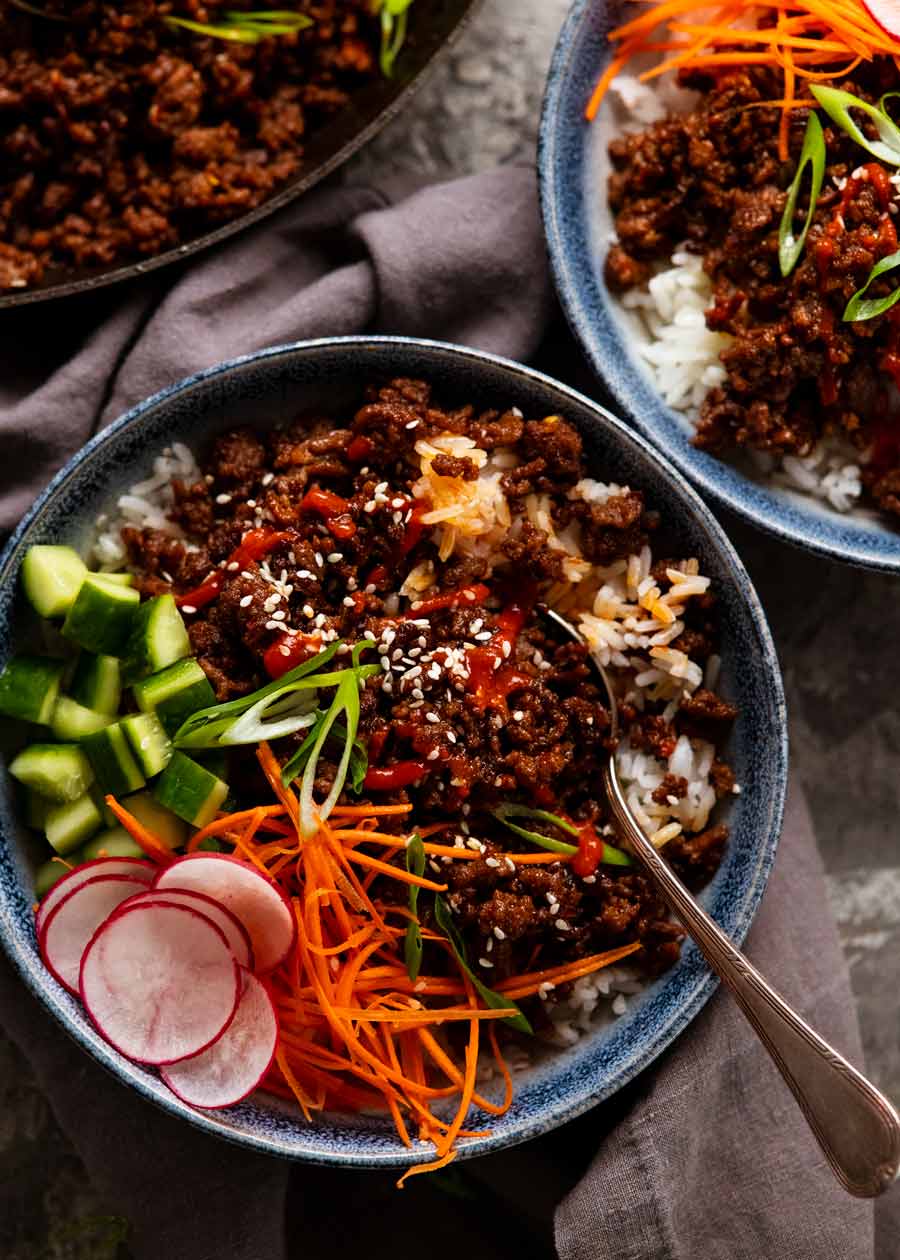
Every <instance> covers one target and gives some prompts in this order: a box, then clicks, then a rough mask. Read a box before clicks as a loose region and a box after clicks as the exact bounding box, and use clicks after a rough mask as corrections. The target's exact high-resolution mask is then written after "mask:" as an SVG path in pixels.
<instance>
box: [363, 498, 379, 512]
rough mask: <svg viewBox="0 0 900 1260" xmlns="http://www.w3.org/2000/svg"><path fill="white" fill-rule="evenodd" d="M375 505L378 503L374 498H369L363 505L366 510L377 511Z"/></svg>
mask: <svg viewBox="0 0 900 1260" xmlns="http://www.w3.org/2000/svg"><path fill="white" fill-rule="evenodd" d="M375 506H376V504H375V500H374V499H369V500H368V502H367V503H365V504H364V505H363V511H364V512H374V511H375Z"/></svg>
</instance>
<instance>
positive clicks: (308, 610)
mask: <svg viewBox="0 0 900 1260" xmlns="http://www.w3.org/2000/svg"><path fill="white" fill-rule="evenodd" d="M315 615H316V610H315V608H313V606H312V604H304V605H303V616H304V617H315Z"/></svg>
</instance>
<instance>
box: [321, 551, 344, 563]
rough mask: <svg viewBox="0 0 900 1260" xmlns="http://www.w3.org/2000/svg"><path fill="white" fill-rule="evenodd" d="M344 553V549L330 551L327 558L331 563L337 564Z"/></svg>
mask: <svg viewBox="0 0 900 1260" xmlns="http://www.w3.org/2000/svg"><path fill="white" fill-rule="evenodd" d="M343 558H344V553H343V552H342V551H329V553H328V555H327V556H326V557H325V559H326V560H327V561H328V563H329V564H337V562H338V561H339V560H343Z"/></svg>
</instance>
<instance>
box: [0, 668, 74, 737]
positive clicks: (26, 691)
mask: <svg viewBox="0 0 900 1260" xmlns="http://www.w3.org/2000/svg"><path fill="white" fill-rule="evenodd" d="M64 670H65V663H64V662H63V661H53V660H50V658H49V657H46V656H14V657H12V659H11V660H10V661H8V662H7V664H6V668H5V669H4V670H3V673H2V674H0V713H5V714H6V716H7V717H12V718H19V719H20V720H21V721H23V722H39V723H40V724H41V725H43V726H46V725H47V723H48V722H49V721H50V719H51V718H52V717H53V708H54V705H55V704H56V697H57V695H58V694H59V684H60V681H61V679H62V676H63V671H64Z"/></svg>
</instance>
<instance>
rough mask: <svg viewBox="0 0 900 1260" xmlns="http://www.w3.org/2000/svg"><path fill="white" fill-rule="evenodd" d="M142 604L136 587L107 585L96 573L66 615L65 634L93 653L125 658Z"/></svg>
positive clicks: (87, 580)
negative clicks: (137, 613)
mask: <svg viewBox="0 0 900 1260" xmlns="http://www.w3.org/2000/svg"><path fill="white" fill-rule="evenodd" d="M140 602H141V597H140V595H139V594H138V593H137V591H136V590H135V589H134V587H132V586H117V585H115V584H114V583H112V582H104V581H103V579H102V578H101V577H98V575H97V574H96V573H89V574H88V575H87V577H86V578H85V579H84V581H83V582H82V583H81V587H80V588H79V591H78V594H77V595H76V596H75V602H74V603H73V605H72V607H71V608H70V609H69V611H68V613H67V614H66V619H65V621H64V622H63V626H62V632H63V634H64V635H65V636H66V638H67V639H71V640H72V642H73V643H77V644H78V646H79V647H83V648H87V650H88V651H89V652H102V653H103V654H104V655H105V656H121V655H122V653H123V652H124V651H125V648H126V646H127V644H128V636H129V635H130V634H131V627H132V624H133V623H134V617H135V613H136V612H137V610H138V607H139V606H140Z"/></svg>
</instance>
